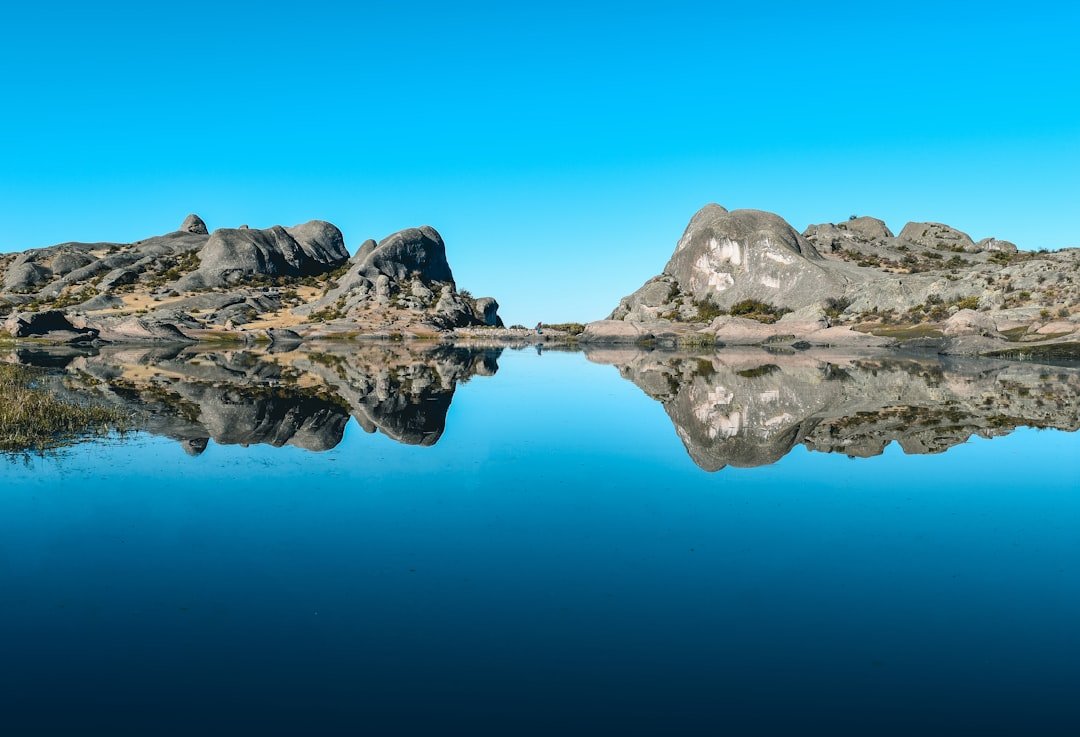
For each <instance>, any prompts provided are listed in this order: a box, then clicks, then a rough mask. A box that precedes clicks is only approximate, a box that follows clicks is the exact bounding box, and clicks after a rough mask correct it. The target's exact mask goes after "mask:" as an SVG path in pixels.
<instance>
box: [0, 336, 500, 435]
mask: <svg viewBox="0 0 1080 737" xmlns="http://www.w3.org/2000/svg"><path fill="white" fill-rule="evenodd" d="M499 352H500V351H499V350H498V349H471V348H455V347H452V346H445V345H438V344H432V345H427V346H424V347H423V348H422V349H416V348H410V347H407V346H404V345H385V344H377V345H376V344H369V345H365V346H358V347H351V348H344V347H342V346H340V345H333V346H328V347H326V348H325V349H324V351H322V352H320V351H318V350H314V351H307V352H305V351H300V350H295V351H288V350H276V351H275V350H273V346H270V347H268V348H267V349H266V350H258V351H255V350H248V349H233V350H224V351H212V350H206V349H205V348H197V347H185V346H180V345H169V346H159V347H154V346H128V347H111V346H110V347H105V348H100V349H86V350H82V351H80V350H78V349H76V348H70V347H65V348H63V349H61V348H50V349H48V350H38V351H32V352H31V351H22V352H20V353H19V354H17V359H18V360H20V361H21V362H25V363H31V364H35V365H41V366H47V367H49V368H52V369H54V370H58V369H63V370H64V373H63V374H59V373H58V374H54V375H53V377H52V378H53V379H54V380H55V381H54V382H53V385H52V387H51V388H52V390H54V391H56V392H58V393H61V394H64V393H67V394H74V395H78V396H77V397H75V398H81V399H85V398H86V396H87V395H92V396H93V397H94V399H95V400H96V401H99V402H101V401H104V402H106V403H111V404H114V405H119V406H122V407H123V408H124V409H125V411H126V412H128V413H130V414H132V415H133V416H135V417H136V418H137V427H138V428H139V429H142V430H145V431H147V432H150V433H153V434H156V435H164V436H167V437H172V438H175V439H176V440H178V441H179V442H180V443H181V444H182V446H183V448H184V450H185V452H187V453H188V454H189V455H192V456H197V455H200V454H201V453H202V452H203V451H204V450H206V447H207V444H208V440H209V439H212V440H214V442H216V443H218V444H221V445H244V446H247V445H253V444H268V445H273V446H275V447H280V446H282V445H293V446H296V447H299V448H305V449H307V450H313V451H323V450H329V449H331V448H334V447H335V446H337V445H338V444H339V443H340V442H341V439H342V437H343V435H344V431H345V426H346V425H347V424H348V421H349V418H350V416H352V417H354V418H355V419H356V420H357V422H358V424H360V426H361V427H363V428H364V429H365V430H366V431H368V432H376V431H380V432H382V433H383V434H385V435H386V436H387V437H390V438H392V439H393V440H395V441H397V442H400V443H406V444H409V445H434V444H435V443H436V442H438V440H439V438H440V437H441V435H442V433H443V430H444V429H445V425H446V414H447V411H448V409H449V408H450V402H451V399H452V397H453V394H454V390H455V388H456V386H457V383H458V382H459V381H465V380H467V379H469V378H470V377H472V376H474V375H482V376H490V375H492V374H494V373H495V371H496V370H497V369H498V364H497V358H498V355H499Z"/></svg>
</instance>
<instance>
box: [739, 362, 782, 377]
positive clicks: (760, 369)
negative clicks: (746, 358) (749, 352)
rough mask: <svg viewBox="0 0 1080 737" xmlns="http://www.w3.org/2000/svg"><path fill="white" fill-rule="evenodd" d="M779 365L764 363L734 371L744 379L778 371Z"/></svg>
mask: <svg viewBox="0 0 1080 737" xmlns="http://www.w3.org/2000/svg"><path fill="white" fill-rule="evenodd" d="M779 370H780V367H779V366H777V365H776V364H775V363H766V364H764V365H762V366H755V367H754V368H749V369H745V370H743V371H736V372H735V373H736V374H738V375H739V376H741V377H743V378H744V379H757V378H760V377H762V376H768V375H769V374H771V373H774V372H776V371H779Z"/></svg>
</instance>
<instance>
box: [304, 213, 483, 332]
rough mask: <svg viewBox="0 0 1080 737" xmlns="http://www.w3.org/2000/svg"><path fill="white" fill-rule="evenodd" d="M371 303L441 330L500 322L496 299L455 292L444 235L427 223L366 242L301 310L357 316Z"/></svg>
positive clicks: (348, 318) (338, 316)
mask: <svg viewBox="0 0 1080 737" xmlns="http://www.w3.org/2000/svg"><path fill="white" fill-rule="evenodd" d="M373 307H382V308H383V309H384V311H388V310H393V311H395V312H399V313H401V314H412V315H413V316H414V318H413V319H415V321H417V322H423V323H426V324H429V325H431V326H432V327H433V328H435V329H439V330H449V329H453V328H458V327H468V326H474V325H490V326H497V327H501V326H502V320H501V319H500V318H499V316H498V309H499V305H498V303H497V302H496V301H495V300H494V299H492V298H490V297H483V298H480V299H474V298H472V297H471V296H470V295H468V294H464V293H462V292H459V291H458V289H457V285H456V283H455V281H454V275H453V272H452V271H451V270H450V264H449V263H448V262H447V260H446V246H445V244H444V243H443V239H442V236H441V235H439V233H438V231H436V230H435V229H434V228H432V227H431V226H428V225H424V226H421V227H419V228H408V229H406V230H402V231H399V232H397V233H394V234H393V235H390V236H388V237H387V238H384V239H383V240H382V241H380V242H378V243H375V241H367V242H365V243H364V245H363V246H361V247H360V250H358V251H357V252H356V255H355V256H353V257H352V259H350V261H349V268H348V270H347V271H346V272H345V274H344V275H343V276H342V277H341V278H340V280H338V282H337V284H336V285H335V286H334V287H333V288H331V289H329V290H328V291H327V292H326V294H325V295H324V296H323V297H322V298H321V299H319V300H317V301H315V302H313V303H312V304H310V305H308V306H306V307H304V308H303V309H302V310H301V312H302V313H303V314H308V315H318V314H325V313H327V312H329V313H331V314H332V315H333V316H334V318H335V319H338V320H346V321H355V320H357V319H361V316H362V315H363V314H364V313H366V312H369V311H370V310H371V309H372V308H373Z"/></svg>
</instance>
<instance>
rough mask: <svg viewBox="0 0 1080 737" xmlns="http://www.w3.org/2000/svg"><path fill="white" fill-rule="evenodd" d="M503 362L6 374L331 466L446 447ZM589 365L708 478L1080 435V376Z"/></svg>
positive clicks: (110, 359)
mask: <svg viewBox="0 0 1080 737" xmlns="http://www.w3.org/2000/svg"><path fill="white" fill-rule="evenodd" d="M501 352H502V348H498V347H462V346H450V345H445V344H413V345H400V344H396V345H395V344H362V345H342V344H329V345H326V346H321V347H307V348H304V349H300V348H298V347H295V346H293V347H288V348H285V349H281V348H278V349H274V348H271V347H267V348H251V347H247V348H230V349H220V348H216V349H212V348H208V347H205V346H203V347H197V346H196V347H191V346H183V347H181V346H175V347H127V348H121V347H108V348H101V349H93V348H91V349H76V348H25V349H24V348H20V349H18V351H16V352H15V353H13V354H12V356H10V357H9V360H12V359H13V360H17V361H18V362H20V363H24V364H30V365H34V366H38V367H42V368H44V369H46V370H47V373H46V375H45V378H44V379H43V383H44V384H45V386H46V387H47V388H48V389H49V391H51V392H54V393H55V394H57V395H58V396H60V397H62V398H64V399H68V400H70V401H78V402H85V401H87V400H92V401H95V402H98V403H102V404H105V405H109V406H112V407H118V408H121V409H122V410H123V411H124V412H125V413H128V414H130V415H131V416H132V417H133V418H134V423H135V427H136V429H140V430H145V431H147V432H150V433H153V434H155V435H162V436H166V437H169V438H174V439H175V440H177V441H178V442H180V443H181V444H182V445H183V447H184V448H185V450H187V452H188V453H190V454H191V455H198V454H200V453H202V452H203V451H204V450H205V449H206V447H207V445H208V443H209V441H210V440H213V441H214V442H215V443H219V444H223V445H241V446H248V445H254V444H268V445H272V446H275V447H280V446H283V445H292V446H296V447H300V448H305V449H307V450H312V451H325V450H329V449H331V448H334V447H336V446H337V445H338V444H339V443H340V442H341V440H342V437H343V435H344V432H345V427H346V425H347V424H348V422H349V419H350V418H352V419H355V420H356V422H357V424H359V426H360V427H362V428H363V429H364V430H365V431H367V432H369V433H374V432H380V433H382V434H384V435H386V436H387V437H389V438H392V439H393V440H395V441H397V442H399V443H403V444H407V445H420V446H430V445H434V444H435V443H436V442H438V440H439V438H440V437H441V436H442V433H443V431H444V430H445V427H446V417H447V411H448V410H449V408H450V402H451V400H452V398H453V396H454V391H455V389H456V387H457V385H458V384H459V383H460V382H464V381H467V380H469V379H470V378H471V377H473V376H477V375H480V376H491V375H493V374H495V372H496V371H497V370H498V359H499V356H500V354H501ZM585 355H586V357H587V358H588V359H589V360H590V361H592V362H594V363H602V364H611V365H614V366H615V367H617V368H618V370H619V372H620V373H621V375H622V376H623V377H624V378H626V379H629V380H630V381H632V382H633V383H634V384H636V385H637V386H638V387H640V388H641V389H642V390H643V391H644V392H645V393H646V394H647V395H648V396H649V397H651V398H652V399H655V400H656V401H658V402H660V403H661V404H662V405H663V407H664V409H665V411H666V412H667V414H668V416H669V417H670V419H671V422H672V424H674V426H675V431H676V432H677V433H678V435H679V437H680V438H681V440H682V442H683V444H684V445H685V447H686V450H687V452H688V453H689V455H690V457H691V458H692V459H693V461H694V463H696V464H697V465H698V466H699V467H701V468H702V469H705V470H706V471H716V470H719V469H722V468H724V467H725V466H729V465H730V466H737V467H753V466H763V465H767V464H770V463H775V462H776V461H778V460H779V459H781V458H783V457H784V456H785V455H786V454H787V453H788V452H790V451H791V449H792V448H794V447H795V446H796V445H798V444H802V445H805V446H806V447H808V448H810V449H812V450H817V451H824V452H829V453H843V454H846V455H849V456H853V457H867V456H872V455H877V454H880V453H881V452H882V451H883V450H884V449H885V447H886V446H887V445H888V444H889V443H891V442H893V441H897V442H898V443H899V444H900V445H901V447H902V448H903V449H904V451H905V452H907V453H940V452H942V451H945V450H947V449H948V448H951V447H953V446H954V445H957V444H959V443H963V442H964V441H965V440H967V439H968V438H969V437H970V436H971V435H972V434H977V435H980V436H982V437H992V436H995V435H1003V434H1006V433H1009V432H1011V431H1012V430H1013V429H1015V428H1017V427H1020V426H1031V427H1049V428H1057V429H1061V430H1076V429H1077V428H1078V427H1080V368H1078V367H1075V366H1073V367H1061V366H1047V365H1040V364H1030V363H1017V362H1006V361H990V360H985V359H977V360H974V359H973V360H942V359H939V358H938V357H935V356H924V357H902V356H898V355H892V354H890V355H880V354H879V355H846V354H838V353H835V352H815V351H806V352H799V353H787V354H778V353H773V352H767V351H764V350H729V349H725V350H721V351H718V352H710V353H707V354H691V353H673V352H662V351H643V350H637V349H589V350H588V351H587V352H586V354H585ZM557 399H558V398H557V397H556V398H553V401H557ZM597 422H598V423H602V419H598V420H597ZM598 429H602V428H598ZM658 429H659V428H658Z"/></svg>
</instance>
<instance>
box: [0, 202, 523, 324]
mask: <svg viewBox="0 0 1080 737" xmlns="http://www.w3.org/2000/svg"><path fill="white" fill-rule="evenodd" d="M0 274H2V278H0V283H2V285H3V287H2V291H0V317H2V316H3V315H4V314H6V313H8V312H11V311H20V312H28V313H30V312H42V311H48V310H50V309H55V310H60V311H62V312H63V313H64V314H65V315H67V316H68V317H69V318H71V319H76V318H78V319H80V320H82V321H83V323H84V324H85V325H87V327H88V329H91V330H94V331H97V334H96V335H95V337H96V338H98V339H100V340H105V341H123V342H132V341H139V340H147V341H155V342H161V341H177V342H186V341H190V340H192V339H201V338H206V337H212V338H214V339H221V338H235V339H237V340H244V341H251V340H273V338H272V337H271V336H273V335H274V334H275V333H274V332H273V331H277V333H276V334H277V335H279V336H280V335H284V334H285V332H282V331H288V333H289V334H292V335H298V336H300V338H301V339H306V338H309V337H334V336H348V337H355V336H360V335H370V336H373V337H395V336H403V335H423V336H425V337H434V336H435V335H438V334H441V333H446V334H448V333H449V331H451V330H453V329H454V328H457V327H481V326H491V327H498V326H501V325H502V321H501V319H500V318H499V315H498V303H497V302H496V301H495V300H494V299H492V298H482V299H475V298H473V297H472V296H471V295H470V294H468V293H467V292H464V291H460V290H458V288H457V284H456V282H455V281H454V276H453V273H452V271H451V270H450V264H449V262H448V261H447V257H446V246H445V244H444V242H443V239H442V237H441V236H440V235H439V233H438V232H436V231H435V229H434V228H431V227H430V226H423V227H420V228H409V229H406V230H403V231H400V232H398V233H395V234H393V235H391V236H389V237H388V238H386V239H384V240H383V241H381V242H380V243H375V242H374V241H366V242H365V243H364V244H363V245H362V246H361V247H360V249H359V250H358V252H357V253H356V255H355V256H353V257H352V258H350V256H349V251H348V249H347V248H346V245H345V240H344V237H343V235H342V233H341V231H340V230H338V228H337V227H335V226H334V225H332V224H331V223H328V222H325V221H321V220H312V221H310V222H307V223H303V224H300V225H295V226H292V227H282V226H277V225H275V226H272V227H270V228H265V229H259V228H249V227H247V226H242V227H240V228H220V229H218V230H215V231H213V232H209V230H208V228H207V227H206V223H205V222H203V220H202V219H201V218H200V217H199V216H198V215H194V214H192V215H188V216H187V218H185V219H184V221H183V222H182V223H181V225H180V228H179V229H177V230H175V231H172V232H170V233H166V234H165V235H161V236H154V237H151V238H147V239H144V240H141V241H136V242H134V243H62V244H59V245H56V246H50V247H48V248H39V249H32V250H29V251H25V252H23V253H20V254H15V255H11V256H6V255H0ZM57 332H58V335H57V336H55V337H56V338H57V339H59V338H60V337H64V338H65V339H67V338H70V337H71V336H70V335H67V334H65V335H63V336H61V335H60V334H59V333H60V332H63V331H59V329H58V331H57Z"/></svg>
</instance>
